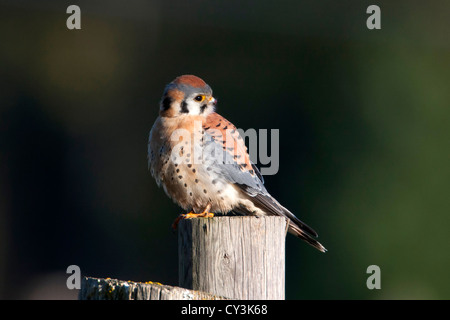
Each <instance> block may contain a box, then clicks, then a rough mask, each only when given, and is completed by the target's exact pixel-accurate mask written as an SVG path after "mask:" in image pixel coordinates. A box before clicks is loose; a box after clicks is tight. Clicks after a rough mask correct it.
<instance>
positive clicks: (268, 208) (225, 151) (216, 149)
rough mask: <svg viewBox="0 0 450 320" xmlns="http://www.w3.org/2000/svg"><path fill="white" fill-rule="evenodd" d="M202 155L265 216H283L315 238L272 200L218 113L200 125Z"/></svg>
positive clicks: (231, 128)
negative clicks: (203, 139)
mask: <svg viewBox="0 0 450 320" xmlns="http://www.w3.org/2000/svg"><path fill="white" fill-rule="evenodd" d="M203 130H205V134H204V137H205V139H206V141H204V145H205V147H204V152H205V153H206V154H208V155H213V156H210V157H209V159H206V161H207V162H208V161H209V163H208V164H207V165H208V166H211V167H213V168H214V170H215V171H216V172H217V173H218V174H220V175H221V176H222V177H223V178H225V179H226V180H228V181H229V182H230V183H233V184H235V185H236V186H238V187H239V188H240V189H241V190H242V192H244V193H245V194H247V195H248V196H250V197H252V201H253V203H254V204H255V205H256V206H257V207H259V208H261V209H262V210H264V211H265V212H267V213H268V214H273V215H279V216H284V217H286V218H288V219H289V220H291V222H292V223H294V224H295V225H296V226H297V228H299V229H301V230H303V231H305V232H307V233H309V234H310V235H312V236H314V237H316V236H317V233H316V232H315V231H314V230H313V229H312V228H311V227H309V226H308V225H306V224H305V223H303V222H302V221H300V220H299V219H298V218H297V217H296V216H295V215H294V214H292V213H291V212H290V211H289V210H287V209H286V208H284V207H283V206H282V205H281V204H280V203H279V202H278V201H277V200H276V199H274V198H273V197H272V196H271V195H270V194H269V192H267V190H266V188H265V187H264V182H263V179H262V176H261V173H260V172H259V170H258V169H257V167H256V166H255V165H254V164H253V163H252V162H251V161H250V157H249V155H248V152H247V147H246V146H245V142H244V140H243V139H242V137H241V136H240V134H239V131H238V130H237V129H236V127H235V126H234V125H233V124H232V123H231V122H230V121H228V120H227V119H225V118H224V117H222V116H221V115H219V114H217V113H211V114H210V115H208V117H207V118H206V121H205V122H204V124H203Z"/></svg>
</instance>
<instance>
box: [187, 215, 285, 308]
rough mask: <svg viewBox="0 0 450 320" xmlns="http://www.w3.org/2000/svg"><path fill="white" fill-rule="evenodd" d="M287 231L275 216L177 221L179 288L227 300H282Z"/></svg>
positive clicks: (282, 219) (283, 222)
mask: <svg viewBox="0 0 450 320" xmlns="http://www.w3.org/2000/svg"><path fill="white" fill-rule="evenodd" d="M287 227H288V224H287V220H286V219H285V218H283V217H278V216H267V217H254V216H232V217H229V216H226V217H214V218H193V219H185V220H181V221H180V223H179V225H178V236H179V238H178V259H179V286H180V287H184V288H188V289H193V290H199V291H203V292H209V293H211V294H215V295H219V296H224V297H229V298H231V299H256V300H260V299H284V298H285V238H286V232H287Z"/></svg>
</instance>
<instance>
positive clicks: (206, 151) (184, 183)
mask: <svg viewBox="0 0 450 320" xmlns="http://www.w3.org/2000/svg"><path fill="white" fill-rule="evenodd" d="M216 105H217V100H216V99H215V98H214V97H213V91H212V89H211V87H210V86H209V85H208V84H207V83H206V82H205V81H203V80H202V79H201V78H199V77H197V76H195V75H190V74H186V75H181V76H178V77H176V78H175V79H174V80H173V81H172V82H170V83H169V84H168V85H167V86H166V87H165V89H164V92H163V95H162V98H161V100H160V103H159V115H158V117H157V118H156V120H155V122H154V124H153V126H152V128H151V130H150V134H149V140H148V150H147V151H148V155H147V157H148V168H149V170H150V172H151V175H152V176H153V177H154V178H155V180H156V183H157V185H158V186H159V187H161V186H162V188H163V189H164V191H165V193H166V194H167V196H168V197H169V198H171V199H172V200H173V201H174V202H175V203H176V204H178V205H179V206H180V207H181V208H183V209H184V210H185V211H186V212H187V213H185V214H181V215H179V216H178V218H177V219H176V220H175V221H176V223H174V226H175V227H176V224H177V223H178V221H179V220H180V219H189V218H194V217H205V218H211V217H214V215H215V214H228V213H233V212H234V213H235V214H239V215H254V216H282V217H285V218H286V219H287V221H288V231H289V233H291V234H293V235H295V236H297V237H298V238H300V239H302V240H304V241H306V242H307V243H308V244H310V245H311V246H313V247H315V248H316V249H318V250H319V251H321V252H326V251H327V249H326V248H325V247H324V246H323V245H322V244H321V243H320V242H318V241H317V240H316V238H317V237H318V234H317V232H316V231H314V229H312V228H311V227H309V226H308V225H307V224H305V223H304V222H302V221H301V220H300V219H298V218H297V217H296V216H295V215H294V214H293V213H292V212H291V211H289V210H288V209H286V208H285V207H284V206H282V205H281V204H280V203H279V202H278V201H277V200H276V199H275V198H274V197H272V196H271V195H270V193H269V192H268V191H267V189H266V188H265V186H264V178H263V176H262V175H261V173H260V171H259V170H258V168H257V166H256V165H255V164H254V163H253V162H252V161H251V160H250V156H249V154H248V151H247V147H246V145H245V141H244V139H243V138H242V137H241V135H240V133H239V131H238V129H237V128H236V126H235V125H234V124H232V123H231V122H230V121H228V120H227V119H225V118H224V117H223V116H221V115H220V114H218V113H217V112H216Z"/></svg>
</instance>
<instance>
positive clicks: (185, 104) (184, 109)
mask: <svg viewBox="0 0 450 320" xmlns="http://www.w3.org/2000/svg"><path fill="white" fill-rule="evenodd" d="M180 112H181V113H189V110H188V107H187V103H186V101H184V100H183V102H181V110H180Z"/></svg>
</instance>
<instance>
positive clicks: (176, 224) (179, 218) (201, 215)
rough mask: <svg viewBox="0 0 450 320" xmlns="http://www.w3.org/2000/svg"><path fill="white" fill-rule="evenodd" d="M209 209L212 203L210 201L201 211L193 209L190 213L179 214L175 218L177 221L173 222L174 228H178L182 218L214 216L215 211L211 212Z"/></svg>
mask: <svg viewBox="0 0 450 320" xmlns="http://www.w3.org/2000/svg"><path fill="white" fill-rule="evenodd" d="M209 209H211V204H210V203H208V205H207V206H206V208H205V210H203V211H202V212H200V213H195V212H194V211H191V212H189V213H185V214H180V215H179V216H178V218H176V219H175V221H174V222H173V224H172V229H176V228H177V226H178V223H179V222H180V220H183V219H191V218H212V217H214V213H212V212H209Z"/></svg>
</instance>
